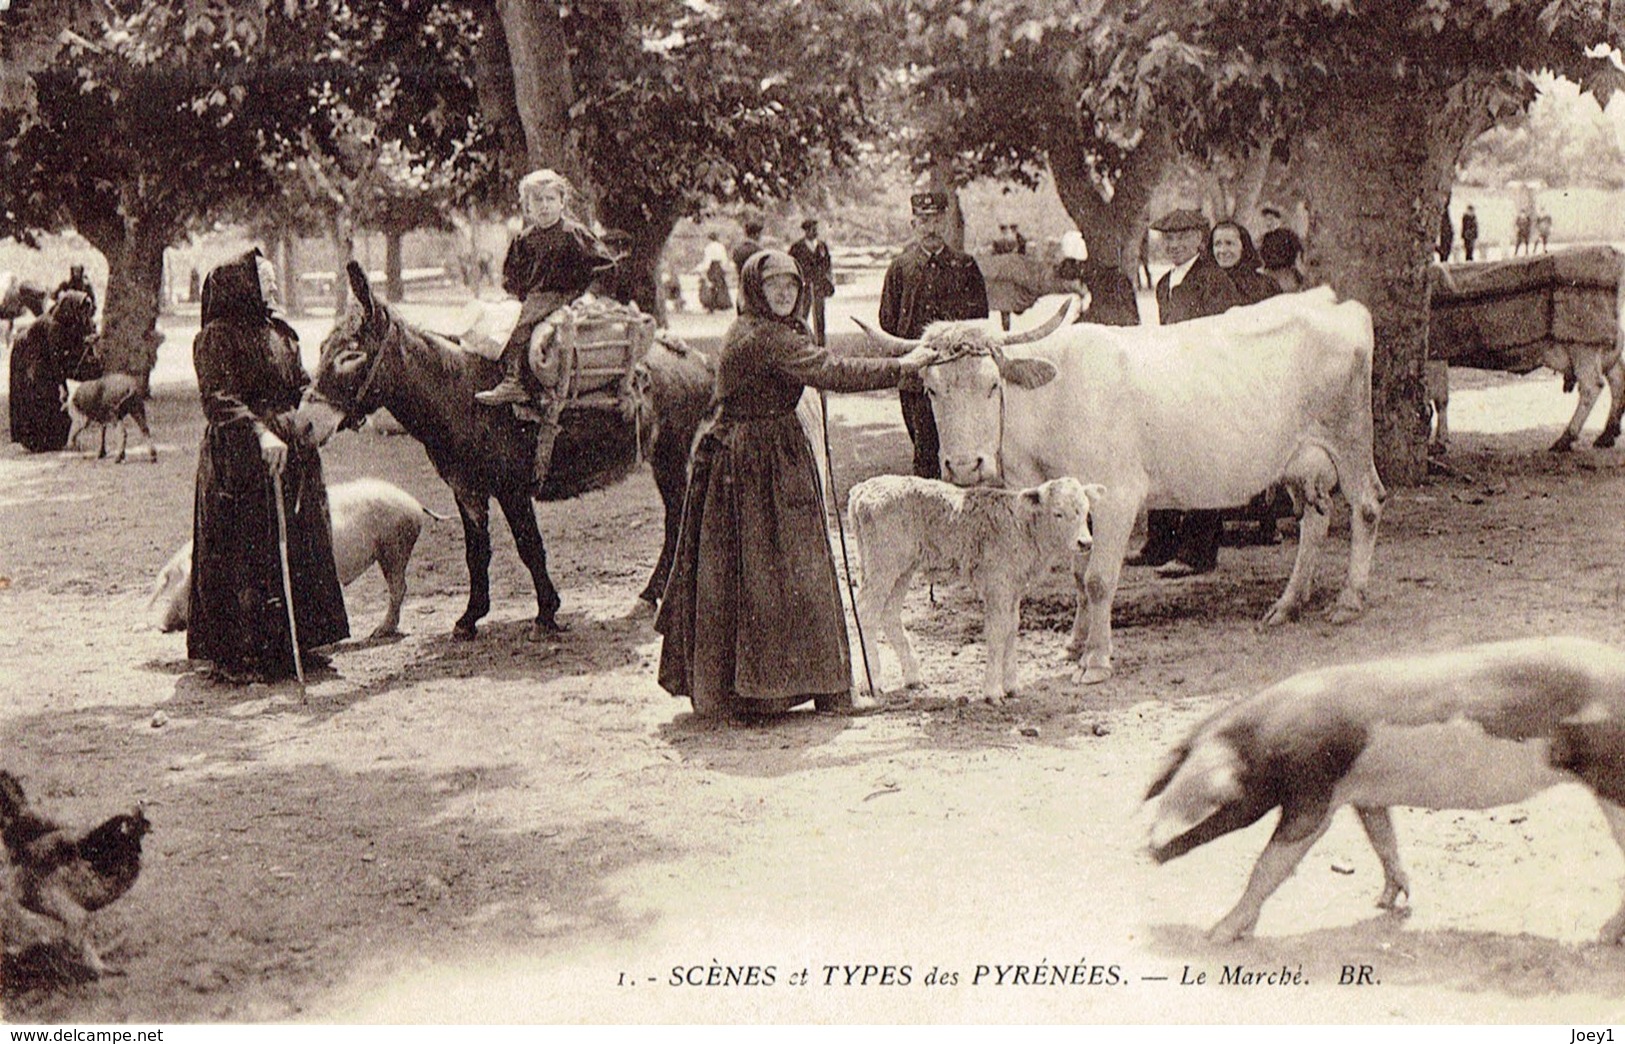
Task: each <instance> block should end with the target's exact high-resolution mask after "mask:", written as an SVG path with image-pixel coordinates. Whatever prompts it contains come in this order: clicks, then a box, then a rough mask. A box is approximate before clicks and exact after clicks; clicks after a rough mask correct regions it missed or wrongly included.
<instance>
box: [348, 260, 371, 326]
mask: <svg viewBox="0 0 1625 1044" xmlns="http://www.w3.org/2000/svg"><path fill="white" fill-rule="evenodd" d="M344 271H345V272H346V273H347V274H348V275H349V277H350V293H352V294H354V295H355V299H356V301H357V302H358V303H359V304H360V305H361V317H362V318H363V319H364V320H366V321H367V322H369V323H370V322H372V320H373V317H374V315H375V314H376V313H377V311H378V306H377V305H376V304H374V303H373V300H372V284H371V283H368V282H367V272H366V270H365V269H363V268H362V267H361V265H360V263H359V262H356V261H351V262H349V263H348V264H346V265H345V266H344Z"/></svg>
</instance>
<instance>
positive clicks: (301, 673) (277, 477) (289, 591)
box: [271, 471, 307, 703]
mask: <svg viewBox="0 0 1625 1044" xmlns="http://www.w3.org/2000/svg"><path fill="white" fill-rule="evenodd" d="M271 487H272V493H273V495H274V496H275V497H276V550H277V556H278V557H279V558H280V559H281V561H282V600H283V601H284V602H286V603H287V606H288V641H290V642H292V643H293V673H294V676H295V677H296V678H298V679H299V702H300V703H305V702H307V697H306V695H305V662H304V659H303V658H302V657H301V656H300V655H299V624H298V623H297V622H295V620H294V614H293V574H292V573H290V572H289V571H288V509H287V508H286V507H284V506H283V504H282V472H280V471H273V472H272V473H271Z"/></svg>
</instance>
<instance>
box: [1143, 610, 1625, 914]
mask: <svg viewBox="0 0 1625 1044" xmlns="http://www.w3.org/2000/svg"><path fill="white" fill-rule="evenodd" d="M1575 781H1579V782H1581V783H1584V784H1585V785H1586V786H1587V787H1589V788H1590V790H1591V792H1592V794H1593V796H1595V797H1596V799H1597V803H1598V804H1599V805H1600V806H1601V807H1602V812H1603V816H1604V818H1605V819H1606V820H1607V822H1608V827H1609V829H1610V830H1611V831H1612V832H1613V835H1614V840H1615V842H1616V843H1617V844H1619V845H1620V847H1621V849H1622V850H1625V653H1621V652H1619V651H1618V650H1615V649H1613V648H1611V647H1609V646H1607V645H1603V644H1601V643H1598V642H1593V641H1588V640H1586V639H1581V638H1530V639H1523V640H1519V641H1510V642H1499V643H1493V644H1486V645H1471V646H1467V647H1465V648H1461V649H1455V650H1451V651H1448V652H1440V653H1432V654H1427V655H1420V656H1411V657H1404V658H1400V659H1390V660H1377V661H1372V662H1368V663H1356V664H1350V665H1346V666H1339V667H1327V668H1322V669H1319V670H1314V671H1308V672H1305V673H1303V674H1298V675H1295V676H1293V677H1291V678H1288V679H1286V680H1285V681H1283V682H1280V683H1279V684H1276V685H1272V686H1270V687H1269V688H1267V689H1264V690H1263V691H1262V692H1259V693H1257V694H1256V695H1254V696H1252V697H1250V698H1248V699H1244V700H1241V701H1240V702H1238V703H1235V704H1233V705H1231V706H1229V707H1226V708H1225V709H1223V710H1221V711H1219V712H1218V713H1216V714H1214V715H1213V716H1212V717H1210V718H1208V719H1207V720H1206V721H1204V722H1203V723H1202V724H1201V725H1199V726H1197V728H1196V730H1195V732H1193V733H1192V734H1191V736H1190V737H1189V738H1188V739H1187V740H1185V742H1184V743H1182V744H1180V745H1179V747H1178V748H1176V749H1175V750H1174V751H1173V753H1172V754H1171V755H1170V758H1169V760H1168V764H1167V766H1166V767H1165V769H1164V770H1163V772H1162V773H1161V775H1159V776H1158V777H1157V779H1156V781H1155V782H1154V783H1152V784H1151V788H1150V790H1149V791H1148V792H1147V794H1146V798H1147V800H1151V799H1156V800H1157V806H1156V817H1155V822H1154V823H1153V825H1152V828H1151V853H1152V855H1153V857H1154V858H1155V859H1156V860H1157V862H1159V863H1162V862H1166V861H1168V860H1170V859H1174V858H1177V857H1178V856H1181V855H1184V854H1185V853H1186V852H1189V851H1190V850H1191V849H1193V848H1195V847H1197V846H1198V845H1202V844H1205V843H1206V842H1208V841H1211V840H1213V839H1214V838H1216V837H1220V836H1223V835H1224V834H1227V833H1229V832H1231V831H1233V830H1240V829H1242V828H1244V827H1247V826H1250V825H1251V824H1252V823H1254V822H1256V821H1257V820H1259V819H1260V818H1262V817H1263V816H1264V815H1265V814H1266V813H1268V812H1269V811H1270V810H1271V809H1274V808H1277V807H1279V808H1280V809H1281V819H1280V822H1279V823H1278V824H1277V825H1276V828H1275V833H1274V834H1273V835H1272V836H1271V837H1270V840H1269V843H1268V844H1267V845H1265V847H1264V851H1263V853H1262V854H1261V855H1259V857H1258V862H1257V863H1256V864H1255V865H1254V867H1253V871H1252V876H1251V877H1250V879H1249V880H1248V882H1247V887H1246V890H1245V891H1244V892H1243V893H1242V896H1241V900H1240V901H1239V902H1238V903H1237V904H1236V906H1235V908H1234V909H1232V910H1231V911H1230V912H1229V913H1228V914H1226V915H1225V917H1224V919H1223V920H1221V921H1219V923H1218V924H1217V925H1215V926H1214V927H1213V929H1212V931H1211V932H1209V937H1210V938H1212V939H1214V940H1215V941H1219V942H1229V941H1232V940H1235V939H1237V938H1240V937H1243V936H1246V935H1248V934H1250V933H1251V932H1252V930H1253V928H1254V927H1255V926H1256V925H1257V923H1258V916H1259V911H1260V910H1261V908H1262V907H1263V905H1264V901H1265V900H1266V899H1268V898H1269V897H1270V895H1271V893H1273V892H1274V891H1275V890H1276V888H1278V887H1279V886H1280V885H1281V883H1282V882H1283V881H1285V880H1286V879H1287V878H1288V877H1290V876H1291V874H1292V872H1293V870H1294V868H1296V867H1297V865H1298V862H1299V861H1300V860H1301V859H1302V858H1303V857H1304V855H1305V854H1306V853H1307V852H1308V851H1309V849H1310V848H1311V847H1312V846H1313V845H1314V843H1315V842H1316V841H1317V840H1318V839H1319V838H1320V836H1321V835H1322V834H1324V833H1325V832H1326V828H1327V826H1328V825H1329V824H1330V823H1331V818H1332V814H1333V813H1334V812H1336V811H1337V809H1338V808H1340V807H1341V806H1343V805H1353V806H1354V809H1355V812H1356V813H1358V815H1359V818H1360V824H1361V825H1362V826H1363V827H1364V828H1365V833H1366V836H1367V837H1368V838H1369V839H1370V841H1371V846H1372V848H1374V849H1375V850H1376V853H1377V858H1378V859H1379V860H1380V861H1381V863H1382V871H1383V889H1382V894H1381V895H1380V896H1379V897H1378V899H1377V905H1378V906H1379V907H1384V908H1393V907H1394V906H1395V905H1396V904H1397V902H1398V900H1399V897H1400V896H1401V895H1402V894H1403V895H1405V896H1406V897H1407V898H1408V897H1409V896H1410V891H1411V885H1410V881H1409V879H1408V878H1407V877H1406V875H1405V871H1404V869H1403V868H1402V867H1401V865H1400V860H1399V847H1398V841H1397V838H1396V837H1395V834H1394V825H1393V821H1392V819H1391V818H1390V817H1389V813H1388V809H1389V807H1390V806H1393V805H1409V806H1413V807H1419V808H1432V809H1455V808H1464V809H1465V808H1493V807H1495V806H1498V805H1506V804H1511V803H1513V802H1517V801H1522V800H1525V799H1526V798H1529V797H1531V796H1532V795H1534V794H1537V793H1539V792H1541V791H1543V790H1546V789H1547V788H1549V787H1553V786H1556V785H1557V784H1559V783H1565V782H1575ZM1622 937H1625V904H1622V905H1621V907H1620V909H1619V911H1618V912H1617V913H1615V914H1614V915H1613V916H1612V917H1610V918H1609V919H1608V921H1607V923H1606V924H1604V925H1603V927H1602V930H1601V932H1600V933H1599V938H1600V939H1601V941H1602V942H1605V943H1615V944H1617V943H1619V942H1620V941H1621V939H1622Z"/></svg>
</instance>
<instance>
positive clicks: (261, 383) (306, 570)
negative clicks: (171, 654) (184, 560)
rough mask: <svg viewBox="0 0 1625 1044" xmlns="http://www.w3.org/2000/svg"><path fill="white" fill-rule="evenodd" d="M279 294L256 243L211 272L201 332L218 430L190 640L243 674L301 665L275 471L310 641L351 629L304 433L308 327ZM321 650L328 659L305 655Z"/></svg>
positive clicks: (201, 654) (210, 460)
mask: <svg viewBox="0 0 1625 1044" xmlns="http://www.w3.org/2000/svg"><path fill="white" fill-rule="evenodd" d="M275 297H276V282H275V270H274V269H273V268H272V267H271V264H270V262H268V261H266V260H265V258H263V257H262V256H260V252H259V251H258V250H257V249H256V250H250V251H249V252H248V253H246V254H244V255H242V256H241V257H239V258H237V259H236V260H234V261H230V262H227V263H226V264H223V265H221V266H220V267H219V268H216V269H215V270H214V271H212V272H210V273H209V275H208V278H207V279H205V280H204V281H203V329H202V330H201V331H200V332H199V333H198V335H197V340H195V341H194V342H193V343H192V358H193V363H194V365H195V366H196V367H197V379H198V395H199V396H200V397H201V399H202V400H203V414H204V418H205V419H206V420H207V421H208V429H207V430H206V431H205V432H204V435H203V445H202V447H201V448H200V449H199V451H198V468H197V500H196V509H195V514H194V516H193V521H192V592H191V598H192V614H191V623H190V625H189V627H188V629H187V635H186V651H187V655H188V656H190V657H191V658H192V659H194V660H208V661H210V662H212V663H213V664H214V667H215V671H216V673H217V675H219V676H220V677H222V678H224V679H225V680H228V681H232V682H245V681H255V680H272V679H277V678H287V677H291V676H292V675H293V673H294V661H293V647H292V645H291V643H290V641H289V636H288V608H287V604H286V601H285V599H284V595H283V586H282V567H281V562H280V559H279V554H278V549H277V542H278V538H277V513H276V506H275V505H276V502H275V500H274V498H273V484H272V476H273V474H278V473H280V475H281V477H282V491H283V508H284V510H285V512H286V515H287V528H288V569H289V573H290V575H291V579H292V587H293V601H294V610H295V619H296V621H297V624H298V628H297V629H298V633H299V645H300V648H301V650H303V649H313V648H316V647H318V646H322V645H329V644H331V643H333V642H336V641H339V640H341V639H343V638H346V637H348V636H349V634H350V625H349V621H348V620H347V618H346V617H345V614H344V594H343V590H342V588H341V587H340V585H339V579H338V572H337V569H336V567H335V566H334V564H333V537H332V531H331V528H330V524H329V522H328V516H327V487H326V485H325V484H324V483H323V481H322V460H321V457H320V456H319V455H318V454H317V452H316V446H315V444H314V442H313V441H312V440H311V439H310V438H309V436H308V435H305V436H300V435H298V434H296V432H295V427H296V426H295V423H294V411H295V408H296V407H297V406H298V404H299V398H300V395H301V394H302V393H303V391H304V389H305V387H306V386H307V385H308V384H309V383H310V378H309V377H308V376H307V375H306V374H305V370H304V366H303V365H302V364H301V363H300V361H299V338H298V335H296V334H295V333H294V332H293V328H292V327H290V326H289V325H288V324H287V323H286V322H284V321H283V320H282V319H281V318H279V317H278V316H277V315H276V313H275V312H274V311H273V310H272V308H271V302H272V301H274V300H275ZM312 660H315V661H316V662H317V663H318V664H319V663H320V662H321V661H320V659H319V658H316V657H312V656H306V657H305V662H306V663H307V664H308V663H311V662H312Z"/></svg>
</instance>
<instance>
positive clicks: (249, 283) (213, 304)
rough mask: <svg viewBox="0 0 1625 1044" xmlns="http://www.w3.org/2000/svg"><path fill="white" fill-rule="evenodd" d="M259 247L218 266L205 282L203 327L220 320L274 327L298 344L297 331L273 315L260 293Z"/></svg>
mask: <svg viewBox="0 0 1625 1044" xmlns="http://www.w3.org/2000/svg"><path fill="white" fill-rule="evenodd" d="M263 256H264V255H263V254H261V253H260V248H259V247H253V248H252V249H250V250H248V251H247V252H246V253H244V254H241V255H240V256H238V257H236V258H233V259H232V260H230V261H227V262H225V263H224V264H222V265H220V266H218V267H217V268H215V269H214V271H212V272H210V273H209V274H208V276H206V277H205V278H204V280H203V325H204V326H208V325H209V324H210V323H212V322H214V321H215V320H217V319H228V320H233V321H235V322H240V323H251V324H254V325H263V326H274V327H276V329H277V330H278V331H279V332H280V333H282V334H284V335H286V336H288V337H290V338H292V339H293V340H295V341H297V340H298V339H299V335H298V334H297V333H295V332H294V329H293V327H291V326H289V325H288V324H287V323H286V322H284V321H283V320H282V319H281V317H279V316H277V315H276V314H274V313H273V312H272V311H271V306H270V305H269V304H268V303H267V302H266V300H265V295H264V294H263V293H262V292H261V291H260V270H259V259H260V258H261V257H263Z"/></svg>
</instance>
